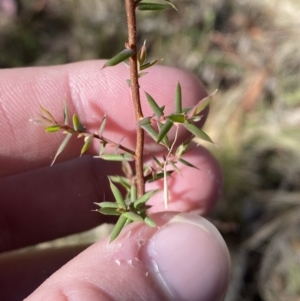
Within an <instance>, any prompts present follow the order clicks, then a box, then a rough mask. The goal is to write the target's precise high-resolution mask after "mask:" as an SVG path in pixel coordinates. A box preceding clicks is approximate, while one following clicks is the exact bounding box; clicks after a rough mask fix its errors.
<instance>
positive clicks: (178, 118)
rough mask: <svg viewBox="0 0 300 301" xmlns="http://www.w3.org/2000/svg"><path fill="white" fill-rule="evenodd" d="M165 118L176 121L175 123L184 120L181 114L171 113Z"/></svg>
mask: <svg viewBox="0 0 300 301" xmlns="http://www.w3.org/2000/svg"><path fill="white" fill-rule="evenodd" d="M167 118H168V119H169V120H171V121H173V122H176V123H184V122H186V118H185V116H184V115H182V114H172V115H169V116H168V117H167Z"/></svg>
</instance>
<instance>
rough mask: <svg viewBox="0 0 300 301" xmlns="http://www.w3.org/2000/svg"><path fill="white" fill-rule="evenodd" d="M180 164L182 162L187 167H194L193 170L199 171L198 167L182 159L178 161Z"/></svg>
mask: <svg viewBox="0 0 300 301" xmlns="http://www.w3.org/2000/svg"><path fill="white" fill-rule="evenodd" d="M178 161H179V162H181V163H182V164H184V165H186V166H189V167H193V168H196V169H199V168H198V167H196V166H195V165H193V164H192V163H190V162H188V161H186V160H184V159H182V158H180V159H178Z"/></svg>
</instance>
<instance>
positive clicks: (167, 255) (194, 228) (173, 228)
mask: <svg viewBox="0 0 300 301" xmlns="http://www.w3.org/2000/svg"><path fill="white" fill-rule="evenodd" d="M142 257H143V258H144V259H143V260H144V262H145V264H146V265H147V267H148V268H149V270H150V271H151V274H152V277H154V279H155V281H156V282H157V283H159V285H160V287H161V288H162V289H163V291H164V292H165V294H166V296H168V299H169V300H178V301H179V300H180V301H181V300H189V301H193V300H195V301H221V300H223V298H224V296H225V293H226V290H227V286H228V281H229V273H230V256H229V252H228V249H227V247H226V244H225V242H224V240H223V238H222V237H221V235H220V234H219V232H218V231H217V229H216V228H215V227H214V226H213V225H212V224H211V223H209V222H208V221H207V220H205V219H204V218H202V217H200V216H197V215H193V214H178V215H175V216H174V217H173V218H171V219H170V220H169V222H167V223H166V224H165V225H164V226H162V227H161V228H160V230H159V231H157V232H156V233H155V234H154V236H153V237H151V238H150V240H149V241H148V242H147V244H146V245H145V247H144V248H143V254H142Z"/></svg>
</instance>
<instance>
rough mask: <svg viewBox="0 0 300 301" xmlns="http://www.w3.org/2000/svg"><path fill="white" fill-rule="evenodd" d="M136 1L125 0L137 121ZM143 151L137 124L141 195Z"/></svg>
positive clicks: (139, 190)
mask: <svg viewBox="0 0 300 301" xmlns="http://www.w3.org/2000/svg"><path fill="white" fill-rule="evenodd" d="M135 6H136V3H135V1H134V0H125V7H126V15H127V27H128V44H127V47H128V48H130V49H132V50H133V51H134V55H133V56H132V57H131V58H130V60H129V65H130V82H131V95H132V101H133V108H134V113H135V118H136V121H139V120H140V119H142V118H143V112H142V107H141V101H140V91H139V81H138V67H137V45H136V15H135ZM143 153H144V130H143V129H142V128H141V127H139V126H137V128H136V151H135V170H136V177H137V183H136V186H137V194H138V197H141V196H142V195H143V194H144V191H145V181H144V173H143Z"/></svg>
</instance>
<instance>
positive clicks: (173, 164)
mask: <svg viewBox="0 0 300 301" xmlns="http://www.w3.org/2000/svg"><path fill="white" fill-rule="evenodd" d="M170 164H171V165H172V167H173V168H174V170H175V171H176V172H177V173H178V174H180V175H181V176H182V173H181V171H180V169H179V168H178V167H177V166H176V164H175V163H174V162H172V161H171V162H170Z"/></svg>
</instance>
